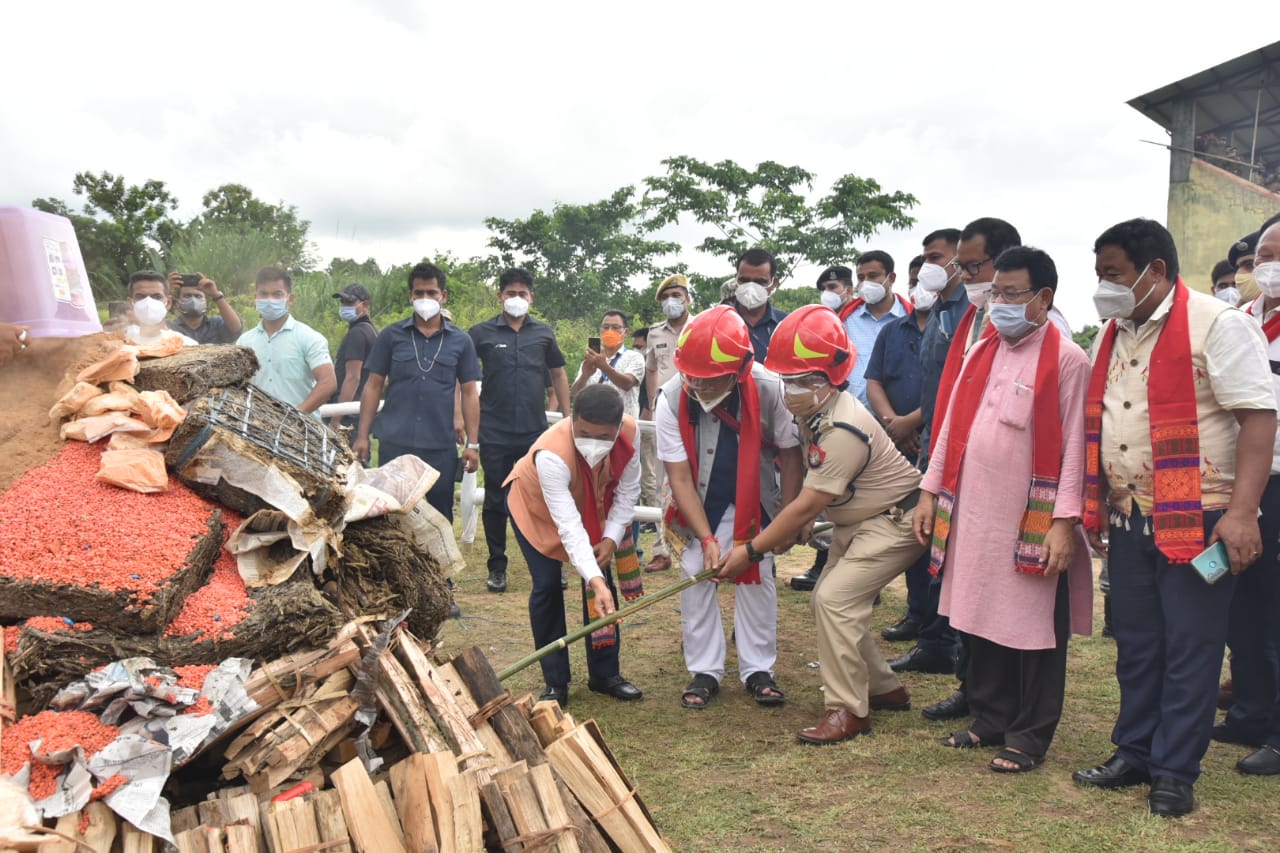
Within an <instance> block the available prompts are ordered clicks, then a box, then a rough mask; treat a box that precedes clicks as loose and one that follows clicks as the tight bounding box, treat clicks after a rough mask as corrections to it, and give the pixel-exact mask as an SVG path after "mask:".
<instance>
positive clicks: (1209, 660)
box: [1107, 505, 1236, 785]
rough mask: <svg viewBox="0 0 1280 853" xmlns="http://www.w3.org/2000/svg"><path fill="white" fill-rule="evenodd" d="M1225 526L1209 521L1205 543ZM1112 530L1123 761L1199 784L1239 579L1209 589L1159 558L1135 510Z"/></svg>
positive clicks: (1212, 516) (1115, 734) (1192, 573)
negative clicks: (1219, 528)
mask: <svg viewBox="0 0 1280 853" xmlns="http://www.w3.org/2000/svg"><path fill="white" fill-rule="evenodd" d="M1221 517H1222V511H1221V510H1216V511H1213V512H1206V513H1205V514H1204V537H1205V541H1206V542H1207V541H1208V540H1209V534H1210V533H1211V532H1212V530H1213V526H1214V525H1215V524H1217V523H1218V519H1219V518H1221ZM1115 521H1116V519H1115V518H1114V517H1113V519H1112V524H1111V538H1110V544H1109V548H1108V551H1109V559H1108V562H1107V566H1108V569H1109V571H1110V575H1111V624H1112V629H1113V630H1114V631H1115V639H1116V680H1117V681H1119V682H1120V713H1119V714H1118V715H1117V716H1116V725H1115V728H1114V729H1113V730H1112V732H1111V740H1112V742H1113V743H1115V745H1116V754H1117V755H1119V756H1120V757H1121V758H1123V759H1124V760H1125V761H1126V762H1128V763H1129V764H1131V765H1133V766H1134V767H1137V768H1138V769H1140V770H1147V771H1148V772H1150V773H1151V775H1152V776H1168V777H1171V778H1174V779H1177V780H1178V781H1180V782H1185V783H1187V784H1189V785H1190V784H1194V783H1195V781H1196V779H1198V778H1199V776H1200V759H1201V758H1203V757H1204V753H1205V750H1207V749H1208V748H1209V737H1210V734H1211V733H1212V731H1213V718H1214V714H1215V712H1216V708H1217V702H1218V678H1219V675H1220V674H1221V672H1222V655H1223V652H1224V651H1225V650H1226V645H1227V619H1228V616H1229V614H1230V611H1231V597H1232V593H1233V592H1234V591H1235V586H1236V575H1232V574H1228V575H1227V576H1226V577H1224V578H1222V580H1220V581H1218V582H1217V583H1215V584H1207V583H1205V581H1204V578H1202V577H1200V575H1199V574H1198V573H1197V572H1196V570H1195V569H1194V568H1192V567H1191V566H1190V565H1186V564H1176V563H1170V562H1169V560H1168V558H1167V557H1165V556H1164V554H1162V553H1160V551H1158V550H1157V549H1156V546H1155V539H1154V537H1153V536H1152V534H1151V533H1150V532H1148V530H1147V525H1148V523H1149V521H1150V520H1149V519H1148V518H1147V517H1146V516H1144V515H1143V514H1142V513H1141V512H1139V511H1138V508H1137V506H1136V505H1134V507H1133V510H1132V512H1131V513H1130V514H1129V516H1128V517H1127V518H1125V519H1123V522H1122V523H1120V524H1116V523H1115Z"/></svg>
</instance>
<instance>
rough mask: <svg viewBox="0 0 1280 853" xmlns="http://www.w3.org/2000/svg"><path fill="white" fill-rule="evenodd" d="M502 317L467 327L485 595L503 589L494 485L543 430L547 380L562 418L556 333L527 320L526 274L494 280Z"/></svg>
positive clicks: (514, 271) (500, 516) (500, 515)
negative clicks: (477, 371) (473, 369)
mask: <svg viewBox="0 0 1280 853" xmlns="http://www.w3.org/2000/svg"><path fill="white" fill-rule="evenodd" d="M498 302H499V304H501V305H502V313H501V314H499V315H498V316H497V317H494V318H493V319H492V320H486V321H484V322H483V323H476V324H475V325H474V326H472V327H471V331H470V334H471V340H472V341H474V342H475V345H476V355H477V356H479V358H480V364H481V367H482V371H483V378H482V382H481V387H480V467H482V468H483V469H484V480H485V483H486V484H488V485H487V486H486V487H485V490H484V510H483V512H482V513H481V515H480V518H481V521H482V522H483V524H484V538H485V542H486V544H487V545H488V547H489V561H488V568H489V579H488V581H487V582H486V584H485V585H486V587H487V588H488V590H489V591H490V592H494V593H501V592H505V591H506V589H507V517H508V516H507V503H506V494H505V490H504V489H502V488H499V486H500V484H501V483H502V482H504V481H505V480H506V479H507V475H508V474H510V473H511V467H512V466H513V465H515V464H516V462H517V461H518V460H519V459H520V458H521V457H522V456H524V455H525V454H526V453H528V452H529V448H530V447H532V446H533V443H534V441H536V440H537V438H538V436H539V435H541V434H542V433H543V431H544V430H546V428H547V408H546V407H547V400H546V388H547V384H548V383H547V380H548V378H549V379H550V380H551V381H550V385H551V387H552V388H553V389H554V390H555V396H556V402H557V404H558V405H559V406H560V411H561V412H562V413H563V414H564V416H565V417H566V418H567V417H568V416H569V377H568V375H567V374H566V373H565V369H564V364H565V361H564V353H562V352H561V351H560V345H559V344H558V343H557V342H556V335H555V330H554V329H552V328H551V327H550V326H549V325H547V324H546V323H542V322H539V321H538V320H536V319H534V318H533V317H531V316H529V308H530V306H532V305H533V276H532V275H530V274H529V271H528V270H525V269H520V268H519V267H513V268H511V269H508V270H504V271H503V273H502V275H501V276H500V277H499V278H498Z"/></svg>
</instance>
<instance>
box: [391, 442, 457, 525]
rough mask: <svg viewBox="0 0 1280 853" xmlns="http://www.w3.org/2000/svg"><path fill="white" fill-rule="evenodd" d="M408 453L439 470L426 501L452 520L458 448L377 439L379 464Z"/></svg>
mask: <svg viewBox="0 0 1280 853" xmlns="http://www.w3.org/2000/svg"><path fill="white" fill-rule="evenodd" d="M410 454H412V455H413V456H416V457H418V458H419V459H421V460H422V461H423V462H425V463H427V464H428V465H430V466H431V467H432V468H435V469H436V470H437V471H439V472H440V479H438V480H436V482H435V485H433V486H432V487H431V488H430V489H429V490H428V491H427V503H429V504H431V505H432V506H433V507H435V509H436V511H437V512H439V513H440V514H441V515H443V516H444V517H445V518H447V519H449V521H453V487H454V475H455V474H456V473H457V471H458V448H457V447H448V448H445V449H443V450H432V449H428V448H423V447H406V446H404V445H402V444H392V443H391V442H389V441H382V440H379V441H378V464H379V465H384V464H386V463H387V462H390V461H391V460H392V459H395V458H396V457H397V456H408V455H410Z"/></svg>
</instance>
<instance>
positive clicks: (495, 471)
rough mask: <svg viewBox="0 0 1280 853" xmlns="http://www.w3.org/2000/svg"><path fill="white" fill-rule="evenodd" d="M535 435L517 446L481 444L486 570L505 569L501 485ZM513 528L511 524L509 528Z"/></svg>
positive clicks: (504, 505)
mask: <svg viewBox="0 0 1280 853" xmlns="http://www.w3.org/2000/svg"><path fill="white" fill-rule="evenodd" d="M535 440H537V436H536V435H535V436H531V437H530V438H529V440H528V441H527V442H524V443H517V444H491V443H490V444H485V443H483V442H482V443H481V444H480V467H481V468H482V469H483V470H484V508H483V509H482V511H481V513H480V523H481V524H483V525H484V541H485V543H486V544H487V545H488V546H489V571H491V572H494V571H499V572H505V571H506V570H507V518H508V514H507V491H508V490H507V489H505V488H503V487H502V483H503V481H504V480H506V479H507V476H508V475H509V474H510V473H511V469H512V468H514V467H515V465H516V463H517V462H519V461H520V460H521V459H522V458H523V457H524V455H525V454H526V453H528V452H529V448H530V447H533V442H534V441H535ZM512 526H513V527H514V525H512Z"/></svg>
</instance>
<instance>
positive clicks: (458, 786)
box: [446, 771, 484, 853]
mask: <svg viewBox="0 0 1280 853" xmlns="http://www.w3.org/2000/svg"><path fill="white" fill-rule="evenodd" d="M446 785H447V786H448V788H449V799H450V800H452V802H453V844H454V847H453V849H454V850H457V851H458V853H473V851H479V850H484V819H483V818H482V816H481V814H480V787H479V773H478V772H476V771H468V772H466V773H459V774H458V775H457V776H454V777H453V778H452V779H450V780H449V781H448V782H447V783H446Z"/></svg>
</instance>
